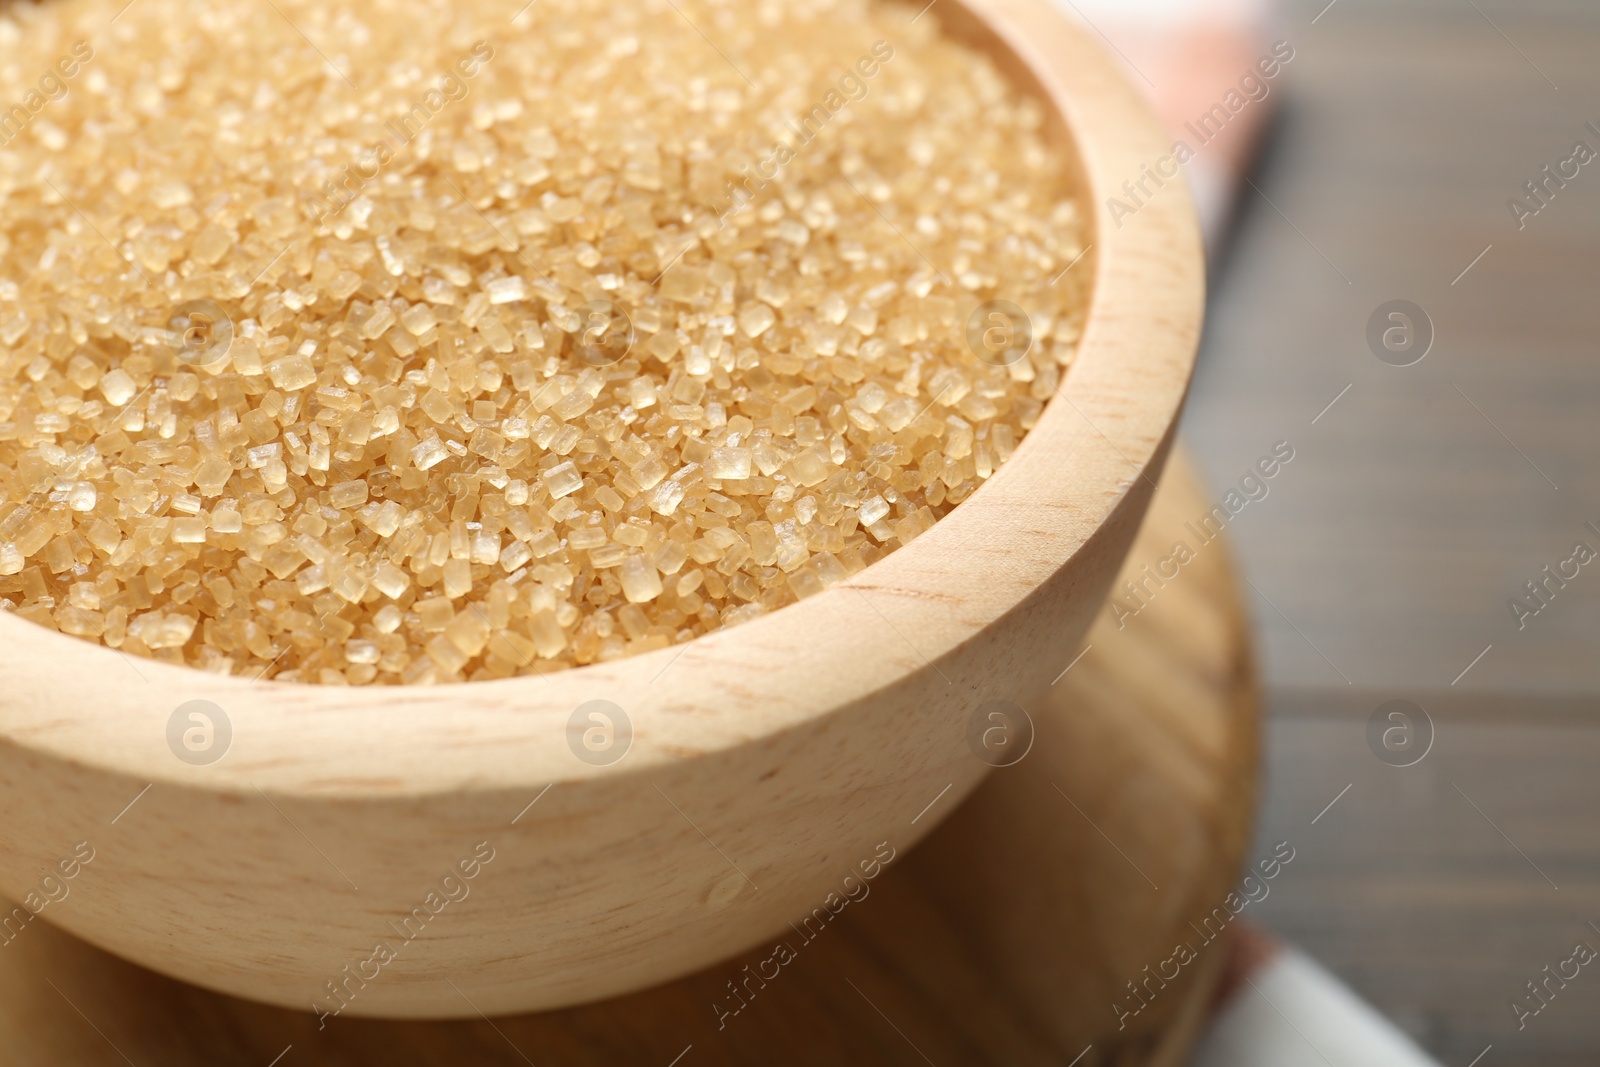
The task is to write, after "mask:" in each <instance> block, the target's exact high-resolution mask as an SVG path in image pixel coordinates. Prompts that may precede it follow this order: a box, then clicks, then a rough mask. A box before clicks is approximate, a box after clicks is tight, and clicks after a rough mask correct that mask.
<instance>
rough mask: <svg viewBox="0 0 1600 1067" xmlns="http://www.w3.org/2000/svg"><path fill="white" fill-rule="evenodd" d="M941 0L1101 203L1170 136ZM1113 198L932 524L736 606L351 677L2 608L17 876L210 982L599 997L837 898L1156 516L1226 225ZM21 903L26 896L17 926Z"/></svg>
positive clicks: (1104, 71)
mask: <svg viewBox="0 0 1600 1067" xmlns="http://www.w3.org/2000/svg"><path fill="white" fill-rule="evenodd" d="M939 15H940V17H941V18H942V19H944V21H945V23H946V25H947V26H948V27H949V28H950V32H952V33H953V34H956V35H958V36H961V37H964V38H965V39H967V40H969V41H971V42H973V43H975V44H977V45H979V46H980V47H982V48H984V49H986V50H988V51H989V52H991V53H992V54H993V55H994V56H996V57H997V59H998V61H999V62H1000V63H1001V65H1002V68H1003V69H1004V70H1006V71H1007V72H1008V73H1009V74H1011V75H1012V76H1014V77H1015V79H1016V81H1017V82H1018V84H1019V85H1020V86H1022V87H1023V88H1025V89H1027V90H1031V91H1033V92H1035V93H1036V94H1038V95H1039V96H1040V97H1041V98H1042V99H1043V100H1044V101H1046V102H1047V103H1048V105H1049V106H1050V109H1051V110H1052V112H1053V113H1054V115H1055V116H1056V118H1057V120H1058V126H1059V130H1058V135H1059V136H1060V137H1061V138H1062V140H1063V144H1065V145H1066V146H1068V148H1069V149H1070V152H1071V155H1072V157H1073V159H1074V161H1075V162H1074V164H1073V165H1074V167H1075V170H1076V175H1075V177H1076V179H1077V181H1078V182H1079V184H1080V186H1081V188H1082V190H1083V196H1084V198H1085V202H1086V203H1088V204H1094V205H1099V204H1103V203H1104V202H1105V200H1106V198H1107V197H1108V196H1111V195H1113V194H1115V193H1118V192H1119V191H1120V189H1121V187H1122V184H1123V182H1124V181H1126V180H1127V179H1129V178H1136V177H1138V176H1139V175H1140V173H1141V170H1140V168H1141V165H1142V164H1144V163H1147V162H1148V161H1150V160H1153V159H1156V158H1158V157H1159V156H1161V155H1162V154H1164V153H1165V152H1166V150H1167V147H1168V146H1167V142H1166V140H1165V138H1164V136H1163V134H1162V132H1161V130H1160V129H1159V127H1158V125H1157V124H1156V122H1155V120H1154V119H1153V118H1152V117H1151V116H1150V114H1149V113H1148V111H1147V109H1146V107H1145V105H1144V104H1143V103H1142V102H1141V101H1140V99H1139V98H1138V97H1137V96H1136V94H1135V93H1134V92H1133V91H1132V90H1131V89H1130V88H1129V87H1128V85H1127V84H1126V82H1125V81H1124V79H1123V78H1122V76H1121V75H1120V73H1119V72H1118V71H1117V70H1116V69H1115V68H1114V66H1113V64H1112V62H1111V61H1110V60H1109V59H1108V58H1107V57H1106V56H1105V55H1104V53H1103V52H1102V51H1101V49H1100V48H1099V46H1098V45H1097V44H1096V43H1095V42H1094V41H1093V40H1091V39H1090V37H1089V36H1088V34H1087V33H1086V32H1085V31H1083V30H1080V29H1079V28H1077V27H1076V26H1075V25H1073V24H1071V23H1069V22H1068V21H1067V20H1066V19H1065V18H1064V17H1063V16H1061V15H1060V14H1058V13H1057V12H1056V11H1055V9H1054V8H1053V7H1052V6H1051V5H1050V3H1049V2H1048V0H968V3H967V4H966V6H964V7H963V6H959V5H958V4H957V3H956V0H945V2H944V3H943V4H941V5H940V8H939ZM1092 229H1093V232H1092V235H1091V238H1090V240H1091V241H1092V248H1093V251H1092V252H1091V253H1090V254H1089V255H1088V256H1086V257H1085V258H1084V260H1083V261H1082V262H1081V263H1080V264H1078V266H1077V267H1075V268H1074V269H1073V275H1072V276H1069V278H1068V279H1067V280H1065V281H1063V282H1062V284H1072V283H1073V281H1074V280H1075V278H1076V275H1077V274H1078V272H1085V276H1084V278H1083V282H1085V283H1087V284H1085V285H1084V291H1085V293H1086V294H1087V296H1088V298H1089V299H1090V300H1091V301H1092V303H1091V305H1090V311H1089V314H1088V319H1087V324H1086V329H1085V332H1084V336H1083V340H1082V343H1081V345H1080V348H1079V352H1078V356H1077V360H1076V362H1075V363H1074V365H1073V366H1072V368H1071V372H1070V373H1069V374H1068V375H1067V376H1066V379H1065V382H1064V384H1063V386H1062V388H1061V390H1060V393H1059V395H1058V396H1057V397H1056V398H1055V399H1054V400H1053V401H1051V403H1050V404H1049V405H1048V406H1047V408H1046V410H1045V413H1044V416H1043V418H1042V419H1041V420H1040V421H1039V423H1038V425H1037V426H1036V427H1035V429H1034V430H1033V431H1032V432H1031V433H1030V434H1029V435H1028V436H1027V437H1026V438H1025V439H1024V441H1023V443H1022V445H1021V447H1020V448H1019V449H1018V451H1017V453H1016V455H1015V456H1014V457H1013V459H1012V460H1011V461H1010V462H1009V463H1008V464H1007V465H1006V466H1005V467H1004V468H1002V469H1001V470H1000V471H999V472H998V473H997V474H996V475H995V476H994V477H993V478H991V479H990V480H989V482H988V483H987V484H985V485H984V486H983V488H981V489H980V490H979V491H978V492H977V493H975V494H974V495H973V496H972V497H971V498H970V499H969V500H968V501H966V502H965V503H963V504H962V505H961V506H960V507H958V508H956V509H955V511H954V512H953V513H952V514H951V515H949V516H948V517H946V518H945V519H944V520H943V521H941V522H940V523H939V524H938V525H937V526H936V527H935V528H934V529H933V530H931V531H930V532H928V533H926V534H924V535H923V536H921V537H919V538H918V539H917V540H916V541H915V542H914V543H913V544H911V545H909V546H907V547H905V548H903V549H901V550H900V551H898V552H895V553H893V554H892V555H890V556H889V557H887V558H886V559H884V560H882V561H880V562H878V563H876V564H874V565H873V566H871V567H870V568H868V569H867V570H866V571H863V572H862V573H861V574H859V575H857V576H856V577H855V578H854V579H853V580H852V581H851V582H850V583H848V584H845V585H840V586H835V587H834V588H832V589H830V590H828V591H827V592H824V593H822V594H819V595H817V596H814V597H811V598H810V599H807V600H804V601H802V602H800V603H798V604H795V605H792V606H790V607H786V608H784V609H783V610H781V611H778V612H775V613H774V614H772V615H770V616H767V617H764V618H761V619H758V620H756V621H754V622H751V623H749V624H746V625H744V626H740V627H737V628H735V629H732V630H727V631H723V632H719V633H715V634H711V635H709V636H706V637H703V638H700V639H698V640H696V641H693V642H691V643H689V644H687V645H684V646H680V647H676V648H669V649H664V650H661V651H659V652H654V653H650V654H648V655H644V656H639V657H636V658H633V659H628V660H624V661H620V662H613V663H606V664H599V665H595V666H589V667H584V668H581V669H577V670H572V671H566V672H562V673H558V674H553V675H551V676H549V677H547V678H518V679H512V680H506V681H497V682H480V683H471V684H464V685H453V686H438V687H419V688H404V687H402V688H366V689H363V688H332V687H319V686H309V685H293V684H279V683H272V682H256V683H252V682H251V681H248V680H245V679H239V678H223V677H217V676H212V675H208V674H205V673H202V672H199V671H194V670H190V669H186V668H180V667H174V666H169V665H165V664H161V663H156V662H151V661H146V660H142V659H141V660H132V659H131V658H129V657H126V656H123V655H121V654H120V653H118V652H116V651H114V650H111V649H107V648H103V647H100V646H96V645H92V644H89V643H86V642H82V641H79V640H77V639H75V638H71V637H67V636H64V635H61V634H57V633H53V632H50V631H47V630H45V629H42V628H39V627H36V626H33V625H31V624H29V623H27V622H24V621H23V620H20V619H16V618H13V617H10V616H0V641H3V643H4V647H5V649H6V651H5V653H4V660H3V662H4V672H5V673H4V679H5V685H4V686H3V689H0V892H3V893H4V894H5V895H7V896H10V897H13V898H16V899H21V900H24V901H26V902H28V905H29V908H28V910H31V911H36V912H37V913H38V914H39V916H40V917H41V918H44V919H46V920H49V921H52V922H55V923H57V924H58V925H60V926H62V927H63V928H65V929H67V930H69V931H71V932H72V933H74V934H77V935H78V936H80V937H82V938H84V939H85V940H87V941H89V942H91V943H93V944H95V945H98V946H100V947H102V948H105V949H108V950H109V951H111V952H114V953H116V954H118V955H121V956H124V957H126V958H128V959H130V960H133V961H135V962H138V963H142V964H144V965H146V966H149V967H151V968H153V969H155V970H158V971H161V972H163V973H166V974H169V975H172V976H175V977H178V978H182V979H185V980H187V981H191V982H195V983H198V984H200V985H204V986H208V987H211V988H213V989H218V990H222V991H225V992H229V993H234V994H238V995H240V996H245V997H251V998H255V999H259V1000H264V1001H268V1002H272V1003H277V1004H282V1005H287V1006H292V1007H298V1008H308V1007H309V1008H313V1009H314V1010H317V1011H319V1012H329V1013H331V1012H334V1011H335V1010H338V1011H343V1012H347V1013H349V1014H352V1015H372V1016H389V1017H449V1016H471V1015H474V1014H479V1013H482V1014H496V1013H505V1012H513V1011H527V1010H535V1009H542V1008H552V1007H557V1006H562V1005H568V1004H575V1003H581V1002H586V1001H592V1000H596V999H599V998H602V997H606V996H610V995H614V994H618V993H623V992H627V991H630V990H634V989H639V988H643V987H646V986H649V985H652V984H655V983H659V982H662V981H665V980H667V979H670V978H673V977H676V976H678V975H682V974H686V973H688V972H691V971H694V970H696V969H697V968H700V967H703V966H705V965H706V964H708V963H711V962H712V961H715V960H718V959H721V958H724V957H726V956H728V955H730V954H732V953H735V952H738V951H740V950H743V949H745V948H748V947H750V946H751V945H753V944H755V943H756V942H758V941H761V940H763V939H764V938H766V937H767V936H768V935H770V934H772V933H773V932H775V931H777V930H779V929H782V928H784V927H785V926H786V924H788V923H791V922H802V921H803V920H804V918H805V917H806V916H808V915H810V914H811V913H812V911H813V909H816V908H825V907H831V906H832V904H833V903H834V902H837V901H838V900H839V899H841V898H842V897H844V896H846V895H847V894H848V893H850V892H852V889H851V887H852V885H854V884H857V883H858V882H859V881H860V880H861V879H862V878H864V877H866V875H867V873H868V872H870V871H871V870H873V866H872V865H873V864H874V863H879V862H881V861H882V859H883V857H884V856H885V855H887V854H888V853H889V852H890V851H891V850H893V852H894V853H895V854H896V855H898V854H901V853H904V851H905V850H906V849H907V848H909V847H910V846H911V845H913V844H914V843H915V842H916V840H917V839H918V838H919V837H920V836H921V835H923V834H925V833H926V832H927V831H928V830H930V829H932V827H933V826H934V825H935V824H936V823H937V822H938V821H939V820H940V819H941V818H942V817H943V816H944V815H945V814H947V813H949V812H950V811H952V810H953V809H954V808H955V807H956V805H957V804H958V802H959V801H960V800H961V799H962V797H964V796H965V795H966V794H967V793H968V792H969V791H971V790H972V788H973V787H974V786H975V785H976V784H977V783H978V782H979V780H980V779H981V778H982V777H983V775H984V773H985V772H986V771H987V770H989V769H990V764H989V762H986V761H985V760H984V759H981V758H979V753H981V752H984V751H985V749H984V747H983V745H982V744H980V743H978V739H979V738H982V737H983V734H984V730H985V729H988V728H989V727H990V725H991V721H990V720H989V719H988V714H989V711H990V710H992V708H990V707H989V705H990V703H991V702H994V701H1011V702H1015V703H1016V704H1018V705H1021V706H1022V707H1027V706H1028V705H1029V704H1030V702H1033V701H1036V700H1038V699H1039V698H1040V696H1041V694H1042V693H1043V692H1044V691H1045V689H1046V688H1047V687H1048V686H1049V684H1050V682H1051V680H1052V679H1053V678H1055V677H1056V676H1057V675H1058V674H1059V673H1060V672H1061V671H1062V669H1063V668H1064V667H1066V666H1067V664H1068V663H1069V662H1070V661H1071V660H1072V658H1073V656H1074V655H1076V654H1077V652H1078V649H1079V644H1080V641H1081V639H1082V637H1083V635H1084V633H1085V631H1086V630H1087V628H1088V626H1089V624H1090V622H1091V621H1092V618H1093V616H1094V614H1095V612H1096V611H1097V610H1098V609H1099V607H1100V605H1101V603H1102V601H1103V599H1104V597H1105V594H1106V590H1107V587H1108V585H1109V584H1110V582H1111V579H1112V577H1113V575H1115V574H1116V572H1117V568H1118V566H1119V564H1120V563H1121V561H1122V558H1123V556H1124V554H1125V553H1126V551H1127V549H1128V547H1129V545H1130V543H1131V542H1132V539H1133V537H1134V535H1135V532H1136V531H1137V529H1138V526H1139V521H1140V518H1141V516H1142V514H1143V512H1144V510H1145V506H1146V504H1147V503H1148V500H1149V496H1150V492H1151V490H1152V489H1153V485H1154V478H1155V477H1156V475H1157V474H1158V472H1159V468H1160V466H1161V464H1162V462H1163V460H1164V458H1165V455H1166V451H1167V448H1168V445H1169V443H1170V439H1171V433H1172V428H1173V425H1174V421H1175V419H1176V417H1177V414H1178V411H1179V408H1180V406H1181V404H1182V401H1183V396H1184V392H1185V389H1186V387H1187V383H1188V379H1189V373H1190V369H1191V366H1192V361H1193V356H1194V350H1195V345H1196V342H1197V337H1198V331H1199V326H1200V318H1201V303H1202V288H1203V277H1202V259H1201V251H1200V244H1199V238H1198V234H1197V231H1196V227H1195V224H1194V220H1193V217H1192V211H1191V207H1190V204H1189V200H1188V196H1187V194H1186V192H1185V190H1184V189H1183V188H1182V187H1181V186H1180V185H1177V184H1169V185H1168V186H1167V187H1166V188H1165V189H1163V190H1161V191H1160V192H1159V193H1158V194H1157V195H1156V196H1154V197H1153V198H1151V199H1150V200H1149V201H1148V202H1147V203H1146V204H1145V206H1144V207H1142V208H1141V209H1140V210H1139V212H1138V215H1137V217H1136V218H1132V219H1124V220H1122V225H1121V226H1120V227H1119V226H1118V225H1117V224H1115V223H1113V222H1111V221H1110V220H1109V219H1108V218H1107V217H1106V216H1105V215H1104V214H1103V213H1101V212H1100V211H1099V210H1098V209H1097V210H1096V212H1095V225H1094V227H1093V228H1092ZM193 701H205V702H208V704H204V705H193V704H191V703H190V702H193ZM591 701H606V702H609V705H608V706H610V707H612V708H613V710H611V711H610V712H609V714H610V717H611V719H612V720H613V723H612V726H613V727H614V729H613V730H611V731H610V732H608V730H607V728H606V726H605V723H604V721H603V720H600V719H595V718H593V717H592V716H591V713H592V712H593V711H594V710H595V709H596V707H602V708H603V707H606V706H597V705H590V706H589V707H584V705H586V704H589V702H591ZM197 709H199V710H200V711H203V712H205V713H206V714H207V715H209V717H210V719H211V720H213V722H212V727H213V728H212V730H211V732H210V733H209V735H208V733H207V730H206V728H205V723H204V721H203V720H199V719H192V718H190V716H191V714H192V713H194V712H195V711H196V710H197ZM208 709H209V710H208ZM615 709H621V714H620V715H619V714H618V713H617V711H616V710H615ZM624 716H625V720H626V721H624ZM630 724H631V726H630ZM186 731H193V732H192V733H190V734H189V736H188V737H187V740H186V739H185V736H184V735H185V732H186ZM1017 738H1018V740H1019V742H1020V740H1022V739H1023V735H1022V734H1020V733H1019V734H1018V735H1017ZM186 746H188V747H186ZM179 753H182V756H180V755H179ZM218 754H220V758H217V759H215V761H214V762H202V761H203V760H205V759H209V758H212V757H215V756H217V755H218ZM619 756H620V757H621V758H617V757H619ZM86 856H90V857H92V858H89V859H87V860H86V859H85V857H86ZM68 872H70V876H69V873H68ZM6 921H9V922H10V923H11V925H12V927H16V926H17V925H19V924H22V923H24V922H25V921H26V919H25V917H24V916H23V915H22V914H15V913H14V914H13V916H12V917H11V919H10V920H5V917H3V916H0V940H4V939H5V938H6V937H7V936H10V935H7V934H5V933H4V931H5V930H6V929H8V927H7V926H6Z"/></svg>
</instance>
